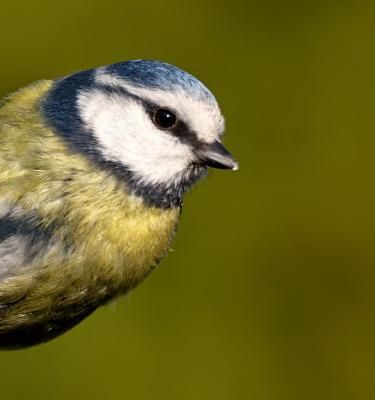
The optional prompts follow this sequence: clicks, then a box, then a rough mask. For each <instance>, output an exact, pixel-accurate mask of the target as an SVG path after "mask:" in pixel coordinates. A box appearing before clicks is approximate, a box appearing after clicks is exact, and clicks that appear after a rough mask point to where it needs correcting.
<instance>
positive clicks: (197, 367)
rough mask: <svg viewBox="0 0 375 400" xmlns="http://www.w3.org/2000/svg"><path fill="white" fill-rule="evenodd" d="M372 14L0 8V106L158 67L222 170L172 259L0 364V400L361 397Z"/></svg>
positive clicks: (131, 6) (206, 186)
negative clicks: (196, 97)
mask: <svg viewBox="0 0 375 400" xmlns="http://www.w3.org/2000/svg"><path fill="white" fill-rule="evenodd" d="M374 13H375V3H372V4H371V2H366V1H355V0H341V1H338V0H336V1H335V0H333V1H327V0H320V1H319V0H311V1H297V0H288V1H277V0H273V1H272V0H259V1H258V0H250V1H246V0H232V1H229V2H227V1H215V0H200V1H174V2H172V1H162V0H154V1H147V2H144V1H143V2H142V1H136V0H122V1H116V0H104V1H83V0H75V1H73V0H71V1H56V2H52V1H38V0H34V1H21V0H19V1H17V2H16V1H7V0H3V1H2V2H1V9H0V14H1V22H0V38H1V39H0V43H1V45H0V49H1V64H0V82H1V85H0V92H1V95H5V94H6V93H8V92H10V91H13V90H15V89H17V88H18V87H20V86H24V85H26V84H27V83H29V82H31V81H34V80H37V79H41V78H52V77H57V76H62V75H65V74H68V73H70V72H72V71H76V70H79V69H85V68H89V67H94V66H99V65H104V64H109V63H112V62H116V61H120V60H126V59H135V58H147V59H161V60H165V61H168V62H170V63H173V64H176V65H178V66H180V67H181V68H184V69H186V70H188V71H189V72H191V73H193V74H194V75H196V76H198V77H199V78H200V79H201V80H202V81H204V82H205V83H206V84H207V85H208V86H209V87H210V88H211V89H212V91H213V92H214V93H215V94H216V95H217V97H218V100H219V102H220V104H221V107H222V109H223V112H224V114H225V116H226V119H227V131H226V136H225V143H226V144H227V146H228V148H230V150H231V151H232V152H233V154H234V155H235V156H236V157H237V158H238V160H239V162H240V170H239V171H238V172H236V173H234V172H228V171H214V172H212V173H211V175H210V177H209V178H208V179H207V180H206V181H204V182H203V183H201V184H200V185H198V187H197V188H195V189H194V190H193V191H192V192H191V193H190V194H189V195H188V196H187V198H186V200H185V207H184V212H183V216H182V220H181V224H180V226H179V231H178V235H177V238H176V241H175V244H174V252H172V253H171V254H170V255H169V257H168V259H167V260H165V261H164V262H163V263H162V265H161V266H160V268H159V269H158V270H157V271H155V272H154V273H153V274H152V276H151V277H150V278H149V279H148V280H147V281H146V282H144V283H143V284H142V285H141V286H140V287H138V288H137V289H136V290H135V291H134V292H132V293H131V294H130V295H128V296H127V297H125V298H122V299H120V300H118V301H117V302H116V303H115V304H113V305H110V306H107V307H104V308H102V309H100V310H99V311H98V312H96V313H95V314H94V315H93V316H91V317H90V318H89V319H88V320H86V321H85V322H84V323H82V324H81V325H79V326H78V327H76V328H75V329H74V330H72V331H71V332H69V333H67V334H66V335H64V336H63V337H61V338H59V339H57V340H55V341H53V342H51V343H48V344H46V345H42V346H39V347H35V348H32V349H29V350H23V351H17V352H0V398H1V399H4V400H5V399H6V400H23V399H25V400H34V399H35V400H45V399H56V400H60V399H67V400H73V399H89V400H95V399H110V400H111V399H131V400H138V399H139V400H142V399H173V400H174V399H178V400H200V399H205V400H206V399H215V400H221V399H241V400H242V399H254V400H258V399H259V400H263V399H264V400H282V399H288V400H289V399H290V400H292V399H293V400H294V399H295V400H300V399H303V400H310V399H311V400H325V399H340V400H346V399H353V400H354V399H355V400H362V399H364V400H365V399H366V400H368V399H375V383H374V382H375V379H374V378H375V345H374V342H375V262H374V261H375V247H374V243H375V212H374V200H375V199H374V198H375V195H374V188H373V186H374V171H375V168H374V164H375V163H374V147H375V137H374V135H375V132H374V122H375V121H374V119H375V118H374V112H373V109H374V88H375V86H374V74H375V57H374V39H375V35H374V33H375V28H374V17H373V16H374ZM155 167H156V168H157V166H155Z"/></svg>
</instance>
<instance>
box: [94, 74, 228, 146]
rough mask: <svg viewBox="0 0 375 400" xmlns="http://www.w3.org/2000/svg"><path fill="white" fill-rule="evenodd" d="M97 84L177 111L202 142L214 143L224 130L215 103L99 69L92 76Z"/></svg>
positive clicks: (222, 119) (178, 90)
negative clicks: (120, 90) (128, 79)
mask: <svg viewBox="0 0 375 400" xmlns="http://www.w3.org/2000/svg"><path fill="white" fill-rule="evenodd" d="M95 81H96V83H98V84H103V85H108V86H112V87H120V88H123V89H125V90H126V91H128V92H129V93H131V94H133V95H135V96H138V97H140V98H143V99H145V100H148V101H150V102H152V103H154V104H157V105H158V106H160V107H165V108H168V109H170V110H171V111H172V110H173V111H174V112H176V114H177V116H178V117H179V118H181V119H182V120H183V121H184V122H185V123H187V124H188V125H189V127H190V128H191V129H192V130H193V131H194V132H195V134H196V136H197V138H198V139H199V140H200V141H202V142H205V143H213V142H214V141H215V140H217V139H218V138H219V137H220V136H221V135H222V133H223V131H224V118H223V116H222V115H221V112H220V109H219V107H218V105H217V103H216V102H214V101H212V100H211V101H204V100H203V99H197V98H194V97H193V96H189V94H188V93H186V92H184V91H183V90H182V89H176V90H173V91H171V90H162V89H158V88H147V87H140V86H137V85H134V84H132V83H131V82H129V81H126V80H125V79H123V78H119V77H117V76H115V75H112V74H110V73H108V72H107V71H106V70H105V69H104V68H102V69H98V71H97V72H96V76H95Z"/></svg>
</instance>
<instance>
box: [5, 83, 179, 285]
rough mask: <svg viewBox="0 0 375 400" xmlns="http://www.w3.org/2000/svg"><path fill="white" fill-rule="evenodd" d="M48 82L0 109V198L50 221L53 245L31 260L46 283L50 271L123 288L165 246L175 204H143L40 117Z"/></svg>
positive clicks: (172, 229)
mask: <svg viewBox="0 0 375 400" xmlns="http://www.w3.org/2000/svg"><path fill="white" fill-rule="evenodd" d="M50 86H51V82H49V81H43V82H39V83H37V84H34V85H32V86H30V87H27V88H24V89H22V90H21V91H20V92H18V93H16V94H15V95H13V97H12V98H10V99H9V100H8V101H7V102H6V103H5V104H4V105H3V107H2V108H1V109H0V146H2V149H1V150H0V155H1V156H0V200H1V199H3V200H4V199H5V200H6V201H8V202H12V203H16V204H17V205H19V206H20V207H22V208H23V209H25V210H30V211H36V212H37V214H38V216H39V217H40V218H41V220H42V224H43V226H45V227H57V228H56V230H55V236H56V237H57V238H58V240H59V243H61V245H60V246H56V248H54V249H53V250H51V252H50V253H49V254H48V256H47V257H46V258H45V259H44V260H43V262H42V264H41V265H40V266H38V267H37V268H38V269H39V270H40V271H44V272H43V276H45V278H44V279H45V280H46V281H49V282H50V284H52V282H51V279H56V277H57V280H59V279H60V282H58V284H61V285H64V282H61V280H62V281H66V282H68V281H69V282H72V281H74V282H77V285H78V286H79V287H80V288H83V287H85V285H86V286H87V285H88V286H93V285H94V283H95V285H98V287H101V286H106V285H107V286H111V287H112V289H113V290H114V289H116V290H120V291H126V290H128V289H129V288H131V287H133V286H135V285H136V284H137V283H138V282H140V281H141V280H142V279H143V278H144V277H145V276H146V275H147V274H148V273H149V272H150V270H151V269H152V268H153V267H154V266H155V265H156V264H157V263H158V261H159V260H160V259H161V258H162V257H163V256H164V255H165V254H166V252H167V251H168V249H169V248H170V245H171V241H172V238H173V235H174V232H175V229H176V225H177V221H178V217H179V213H180V209H179V208H171V209H158V208H155V207H149V206H148V205H146V204H145V203H144V202H143V201H142V200H141V199H139V198H136V197H134V196H132V195H130V194H129V192H128V191H127V187H126V184H125V183H124V182H121V181H119V180H118V179H117V178H116V177H114V176H112V175H111V174H110V173H108V172H106V171H103V170H101V169H100V168H98V167H96V166H95V165H93V163H92V162H90V161H89V160H88V159H87V158H86V157H85V156H84V155H82V154H79V153H76V152H74V151H72V150H71V149H70V148H69V147H68V146H67V145H66V143H65V142H64V141H63V140H62V139H61V138H60V137H59V136H58V135H56V134H55V133H54V132H52V131H51V129H50V128H49V127H47V126H46V125H45V124H44V122H43V121H42V120H41V118H40V113H39V103H40V99H41V98H42V97H43V94H44V93H45V92H46V91H47V90H48V89H49V88H50ZM63 247H64V248H65V251H63ZM52 277H54V278H52ZM25 279H26V278H25ZM93 282H94V283H93Z"/></svg>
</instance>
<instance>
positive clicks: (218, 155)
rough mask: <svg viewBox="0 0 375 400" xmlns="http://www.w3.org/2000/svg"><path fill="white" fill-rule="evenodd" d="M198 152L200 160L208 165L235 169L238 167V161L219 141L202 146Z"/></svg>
mask: <svg viewBox="0 0 375 400" xmlns="http://www.w3.org/2000/svg"><path fill="white" fill-rule="evenodd" d="M196 154H197V156H198V158H199V161H200V162H201V163H202V164H204V165H207V166H208V167H212V168H220V169H232V170H233V171H236V170H237V169H238V163H237V161H236V160H235V159H234V158H233V156H232V155H231V154H230V153H229V151H228V150H227V149H226V148H225V147H224V146H223V145H222V144H221V143H220V142H219V141H215V142H213V143H212V144H209V145H207V146H204V147H202V148H201V149H199V150H198V151H197V152H196Z"/></svg>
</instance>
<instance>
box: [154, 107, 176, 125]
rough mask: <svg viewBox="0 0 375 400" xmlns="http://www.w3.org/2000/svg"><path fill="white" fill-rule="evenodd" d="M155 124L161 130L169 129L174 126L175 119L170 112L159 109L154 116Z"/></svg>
mask: <svg viewBox="0 0 375 400" xmlns="http://www.w3.org/2000/svg"><path fill="white" fill-rule="evenodd" d="M154 122H155V124H156V125H157V126H158V127H159V128H162V129H171V128H173V127H174V126H175V125H176V122H177V118H176V116H175V115H174V114H173V112H172V111H169V110H166V109H164V108H160V109H159V110H157V111H156V112H155V114H154Z"/></svg>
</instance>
